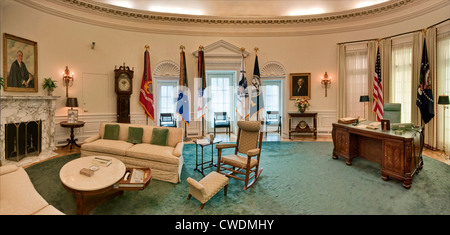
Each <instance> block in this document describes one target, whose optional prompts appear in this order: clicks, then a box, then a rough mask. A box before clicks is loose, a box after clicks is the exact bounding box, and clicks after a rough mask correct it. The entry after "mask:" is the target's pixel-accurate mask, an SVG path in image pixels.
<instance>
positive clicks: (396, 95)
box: [384, 42, 415, 123]
mask: <svg viewBox="0 0 450 235" xmlns="http://www.w3.org/2000/svg"><path fill="white" fill-rule="evenodd" d="M391 69H392V70H391V82H390V91H389V94H390V102H384V103H391V102H392V103H400V104H402V108H401V114H402V115H401V122H402V123H409V122H411V106H412V103H413V102H412V93H413V92H412V89H411V88H412V43H411V42H406V43H400V44H393V45H392V67H391ZM414 101H415V99H414Z"/></svg>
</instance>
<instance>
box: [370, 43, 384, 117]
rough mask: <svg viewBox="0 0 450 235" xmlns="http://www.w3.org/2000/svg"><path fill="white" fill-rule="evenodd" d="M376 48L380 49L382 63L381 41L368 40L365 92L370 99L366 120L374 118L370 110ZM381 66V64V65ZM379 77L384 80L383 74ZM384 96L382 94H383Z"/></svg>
mask: <svg viewBox="0 0 450 235" xmlns="http://www.w3.org/2000/svg"><path fill="white" fill-rule="evenodd" d="M377 48H378V50H380V63H382V61H383V56H382V54H383V52H382V48H381V43H379V44H378V43H377V41H369V42H368V43H367V64H368V66H367V78H368V80H367V87H366V89H367V94H368V95H369V97H370V99H369V100H370V101H369V104H368V105H367V106H368V111H367V113H368V115H367V118H366V119H367V120H373V121H375V120H376V117H375V113H374V112H373V111H372V108H373V82H374V77H375V63H376V59H377ZM381 67H383V66H381ZM381 79H382V81H383V80H384V78H383V75H381ZM383 93H384V87H383ZM383 97H384V95H383Z"/></svg>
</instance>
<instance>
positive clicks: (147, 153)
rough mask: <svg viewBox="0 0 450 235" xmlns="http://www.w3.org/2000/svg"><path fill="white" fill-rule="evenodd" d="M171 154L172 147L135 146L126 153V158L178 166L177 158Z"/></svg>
mask: <svg viewBox="0 0 450 235" xmlns="http://www.w3.org/2000/svg"><path fill="white" fill-rule="evenodd" d="M172 153H173V147H170V146H160V145H152V144H136V145H134V146H132V147H131V148H129V149H128V150H127V151H126V155H127V156H128V157H134V158H140V159H145V160H150V161H156V162H164V163H168V164H174V165H178V164H179V157H177V156H174V155H173V154H172Z"/></svg>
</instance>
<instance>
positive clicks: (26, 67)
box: [3, 33, 38, 92]
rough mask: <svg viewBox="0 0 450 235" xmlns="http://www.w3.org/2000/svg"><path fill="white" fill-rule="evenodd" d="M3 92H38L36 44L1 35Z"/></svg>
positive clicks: (12, 36) (9, 35) (8, 35)
mask: <svg viewBox="0 0 450 235" xmlns="http://www.w3.org/2000/svg"><path fill="white" fill-rule="evenodd" d="M3 77H4V78H5V86H4V90H5V91H21V92H38V52H37V42H34V41H31V40H28V39H24V38H20V37H17V36H14V35H11V34H7V33H5V34H4V35H3Z"/></svg>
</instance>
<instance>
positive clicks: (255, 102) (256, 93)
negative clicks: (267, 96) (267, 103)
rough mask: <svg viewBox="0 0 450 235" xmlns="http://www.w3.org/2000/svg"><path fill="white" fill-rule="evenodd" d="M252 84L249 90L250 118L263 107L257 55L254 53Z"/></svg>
mask: <svg viewBox="0 0 450 235" xmlns="http://www.w3.org/2000/svg"><path fill="white" fill-rule="evenodd" d="M252 85H253V89H252V91H251V99H250V118H252V117H253V115H255V114H258V112H259V111H261V109H263V108H264V99H263V95H262V81H261V78H260V74H259V64H258V55H256V58H255V67H254V69H253V78H252Z"/></svg>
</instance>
